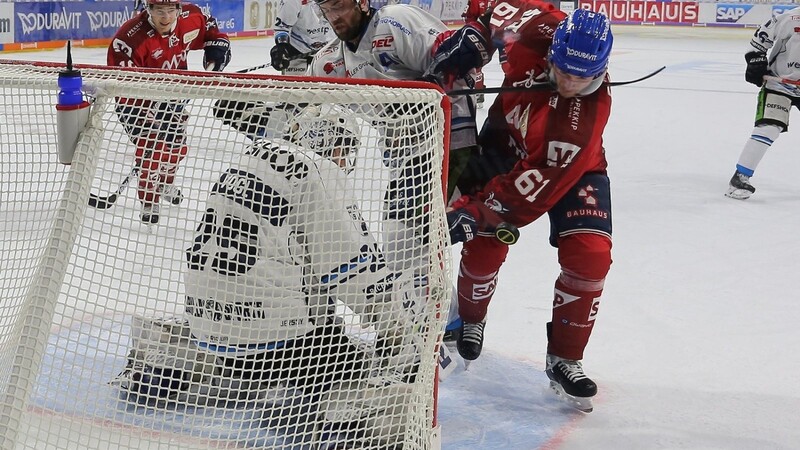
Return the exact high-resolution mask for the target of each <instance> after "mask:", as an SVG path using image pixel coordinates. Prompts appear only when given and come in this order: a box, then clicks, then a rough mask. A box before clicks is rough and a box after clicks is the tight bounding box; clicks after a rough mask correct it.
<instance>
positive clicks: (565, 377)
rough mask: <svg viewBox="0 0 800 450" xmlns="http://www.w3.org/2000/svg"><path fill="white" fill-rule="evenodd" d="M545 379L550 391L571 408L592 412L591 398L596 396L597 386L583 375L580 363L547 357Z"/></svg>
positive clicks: (551, 356)
mask: <svg viewBox="0 0 800 450" xmlns="http://www.w3.org/2000/svg"><path fill="white" fill-rule="evenodd" d="M545 373H546V374H547V378H550V389H552V390H553V391H554V392H555V393H556V394H557V395H559V396H560V397H562V398H563V399H564V400H566V402H567V403H568V404H569V405H570V406H572V407H573V408H575V409H577V410H579V411H583V412H586V413H589V412H592V409H594V407H593V406H592V397H594V396H595V395H596V394H597V385H596V384H595V383H594V381H592V380H591V379H590V378H589V377H587V376H586V374H585V373H583V365H582V364H581V362H580V361H574V360H571V359H564V358H559V357H558V356H553V355H547V369H545Z"/></svg>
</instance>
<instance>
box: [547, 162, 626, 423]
mask: <svg viewBox="0 0 800 450" xmlns="http://www.w3.org/2000/svg"><path fill="white" fill-rule="evenodd" d="M549 215H550V222H551V227H552V229H551V237H550V240H551V243H552V244H553V245H554V246H556V247H557V248H558V259H559V264H560V265H561V273H560V275H559V276H558V279H557V280H556V283H555V294H554V298H553V316H552V322H550V323H548V324H547V338H548V345H547V367H546V373H547V376H548V377H549V378H550V380H551V387H552V388H553V389H554V390H555V391H556V392H557V393H559V394H561V395H563V396H564V397H565V398H566V399H567V400H569V401H570V403H571V404H572V405H573V406H575V407H576V408H578V409H580V410H582V411H586V412H589V411H591V410H592V405H591V397H593V396H594V395H595V394H596V393H597V386H596V384H595V383H594V382H593V381H592V380H591V379H590V378H589V377H587V376H586V374H585V373H584V371H583V366H582V363H581V360H582V359H583V353H584V349H585V348H586V345H587V343H588V342H589V337H590V336H591V333H592V330H593V328H594V321H595V317H596V315H597V312H598V308H599V306H600V296H601V295H602V293H603V285H604V283H605V278H606V274H607V273H608V271H609V268H610V266H611V195H610V185H609V181H608V177H607V176H606V175H605V174H600V173H592V174H586V175H584V176H583V177H582V178H581V180H580V181H579V182H578V183H577V184H576V185H575V186H574V187H573V188H572V189H571V190H570V192H568V193H567V194H566V195H565V196H564V197H563V198H562V199H561V201H560V202H559V203H558V204H556V206H555V207H554V208H553V209H552V210H551V211H550V212H549Z"/></svg>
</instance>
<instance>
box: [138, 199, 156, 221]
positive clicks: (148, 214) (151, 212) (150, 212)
mask: <svg viewBox="0 0 800 450" xmlns="http://www.w3.org/2000/svg"><path fill="white" fill-rule="evenodd" d="M158 213H159V207H158V205H154V204H151V203H147V204H145V205H144V206H143V207H142V214H141V216H140V217H141V219H142V222H144V223H145V224H148V225H149V224H157V223H158Z"/></svg>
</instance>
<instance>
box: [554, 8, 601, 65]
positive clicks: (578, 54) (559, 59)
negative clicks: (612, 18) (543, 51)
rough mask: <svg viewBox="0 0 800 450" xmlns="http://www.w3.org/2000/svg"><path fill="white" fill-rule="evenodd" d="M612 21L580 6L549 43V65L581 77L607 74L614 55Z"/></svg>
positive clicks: (557, 30) (558, 28)
mask: <svg viewBox="0 0 800 450" xmlns="http://www.w3.org/2000/svg"><path fill="white" fill-rule="evenodd" d="M613 42H614V37H613V36H612V35H611V24H610V23H609V21H608V18H607V17H606V16H604V15H603V14H600V13H596V12H594V11H589V10H586V9H577V10H575V11H574V12H573V13H572V14H570V15H569V16H567V17H566V18H565V19H564V20H562V21H561V22H560V23H559V24H558V27H556V31H555V33H553V44H552V45H551V46H550V55H549V60H550V64H552V65H554V66H556V67H557V68H558V69H559V70H561V71H562V72H566V73H568V74H570V75H576V76H579V77H597V76H600V75H602V74H603V73H605V70H606V68H607V67H608V57H609V56H610V55H611V45H612V43H613Z"/></svg>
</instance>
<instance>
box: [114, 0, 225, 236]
mask: <svg viewBox="0 0 800 450" xmlns="http://www.w3.org/2000/svg"><path fill="white" fill-rule="evenodd" d="M190 50H203V51H204V55H203V66H204V67H205V69H206V70H213V71H221V70H223V69H224V68H225V66H226V65H227V64H228V62H229V61H230V58H231V51H230V41H229V40H228V36H227V35H226V34H225V33H222V32H221V31H220V30H219V28H218V27H217V22H216V20H215V19H214V18H213V17H211V16H208V15H205V14H203V12H202V11H201V10H200V8H198V7H197V6H195V5H191V4H181V3H180V1H179V0H147V7H146V9H145V11H143V12H141V13H140V14H138V15H137V16H136V17H133V18H132V19H130V20H128V21H127V22H125V23H124V24H123V25H122V27H120V29H119V30H118V31H117V33H116V34H115V35H114V38H113V39H112V41H111V45H110V46H109V48H108V57H107V59H108V62H107V64H108V65H109V66H122V67H148V68H155V69H164V70H186V69H188V63H187V54H188V52H189V51H190ZM185 107H186V101H185V100H172V101H161V102H157V101H151V100H146V99H134V98H119V99H118V101H117V108H116V112H117V116H118V117H119V120H120V122H121V123H122V125H123V127H124V128H125V132H126V133H127V134H128V136H129V137H130V139H131V141H133V143H134V144H135V145H136V167H137V168H138V177H139V184H138V188H139V189H138V196H139V200H140V201H141V202H142V213H141V219H142V221H143V222H145V223H158V219H159V206H158V203H159V201H160V200H161V199H163V200H165V201H167V202H169V203H172V204H176V205H177V204H179V203H180V202H181V200H182V198H183V196H182V194H181V192H180V190H179V189H177V188H175V187H173V185H172V183H173V181H174V179H175V171H176V170H177V168H178V164H179V163H180V161H181V160H182V159H183V158H184V157H185V156H186V152H187V148H186V136H185V131H186V121H187V120H188V115H187V114H186V111H185Z"/></svg>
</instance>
